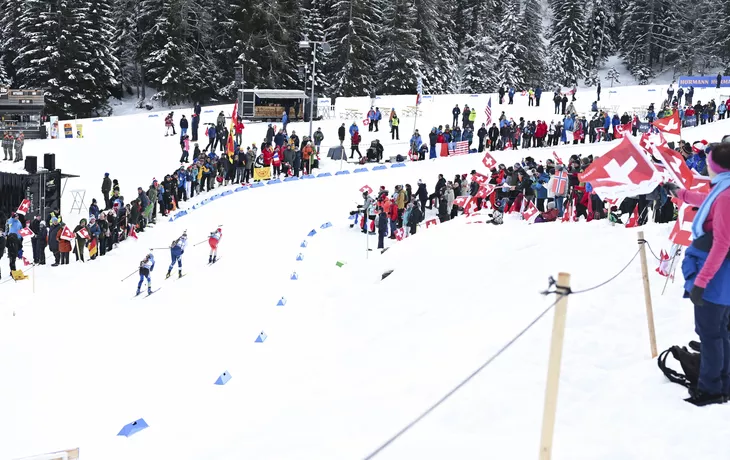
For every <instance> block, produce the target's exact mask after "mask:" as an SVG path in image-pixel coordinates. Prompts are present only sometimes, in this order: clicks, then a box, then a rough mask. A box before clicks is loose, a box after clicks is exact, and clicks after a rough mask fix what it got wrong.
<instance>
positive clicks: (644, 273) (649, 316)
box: [639, 232, 657, 359]
mask: <svg viewBox="0 0 730 460" xmlns="http://www.w3.org/2000/svg"><path fill="white" fill-rule="evenodd" d="M644 241H646V240H644V232H639V246H640V249H639V255H640V256H641V278H642V279H643V281H644V302H645V303H646V322H647V325H648V326H649V345H650V347H651V357H652V359H653V358H656V357H657V350H656V331H655V330H654V308H653V307H652V305H651V288H650V286H649V269H648V267H647V265H646V247H645V244H646V243H645V242H644Z"/></svg>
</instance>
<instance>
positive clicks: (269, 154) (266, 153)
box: [261, 147, 274, 166]
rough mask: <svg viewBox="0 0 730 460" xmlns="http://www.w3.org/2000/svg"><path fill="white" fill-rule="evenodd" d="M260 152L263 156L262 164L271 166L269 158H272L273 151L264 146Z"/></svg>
mask: <svg viewBox="0 0 730 460" xmlns="http://www.w3.org/2000/svg"><path fill="white" fill-rule="evenodd" d="M261 154H262V155H263V156H264V166H271V160H272V159H273V158H274V152H272V151H271V149H270V148H268V147H264V149H263V150H262V151H261Z"/></svg>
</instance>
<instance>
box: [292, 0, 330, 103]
mask: <svg viewBox="0 0 730 460" xmlns="http://www.w3.org/2000/svg"><path fill="white" fill-rule="evenodd" d="M323 8H324V1H323V0H308V1H307V2H306V3H305V4H304V5H302V7H301V11H302V18H303V27H302V30H301V31H300V34H301V37H300V39H301V40H311V41H315V42H323V41H324V39H325V34H324V29H325V23H324V19H323V17H324V16H323V14H322V13H323ZM299 62H300V65H301V66H303V67H304V69H305V75H306V88H311V87H312V86H311V85H312V50H311V49H309V48H307V49H303V50H302V52H301V53H300V54H299ZM328 62H329V55H328V54H325V53H323V52H317V65H316V67H315V75H314V81H315V92H316V95H324V94H327V92H328V91H329V81H328V79H327V76H326V74H325V70H326V69H327V67H328V66H329V64H328ZM307 94H309V89H308V90H307ZM316 95H315V96H316Z"/></svg>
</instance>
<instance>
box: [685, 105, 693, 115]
mask: <svg viewBox="0 0 730 460" xmlns="http://www.w3.org/2000/svg"><path fill="white" fill-rule="evenodd" d="M684 116H685V117H694V116H695V109H693V108H692V107H687V110H685V111H684Z"/></svg>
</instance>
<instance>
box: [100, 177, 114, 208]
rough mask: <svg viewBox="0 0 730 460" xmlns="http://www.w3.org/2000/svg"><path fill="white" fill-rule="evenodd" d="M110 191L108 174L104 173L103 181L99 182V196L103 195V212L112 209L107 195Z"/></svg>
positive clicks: (110, 181) (110, 182) (110, 183)
mask: <svg viewBox="0 0 730 460" xmlns="http://www.w3.org/2000/svg"><path fill="white" fill-rule="evenodd" d="M111 191H112V180H111V179H109V173H104V179H103V180H102V181H101V194H102V195H104V211H108V210H110V209H111V207H112V203H111V201H109V193H110V192H111Z"/></svg>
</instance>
